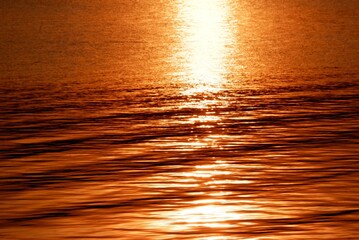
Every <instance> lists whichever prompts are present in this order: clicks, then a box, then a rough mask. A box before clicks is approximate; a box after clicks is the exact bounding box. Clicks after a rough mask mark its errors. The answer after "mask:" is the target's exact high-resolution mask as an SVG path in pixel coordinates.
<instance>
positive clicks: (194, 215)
mask: <svg viewBox="0 0 359 240" xmlns="http://www.w3.org/2000/svg"><path fill="white" fill-rule="evenodd" d="M229 10H230V9H229V3H228V1H227V0H205V1H204V0H202V1H201V0H181V1H180V3H179V13H180V14H179V17H180V19H181V23H182V26H180V31H181V33H182V40H183V46H182V48H181V50H180V55H181V58H182V59H183V62H184V66H182V67H184V70H183V73H182V76H183V81H184V82H183V85H184V86H185V91H184V94H185V95H188V96H190V98H189V99H192V100H190V101H188V102H186V103H182V104H183V107H185V108H187V107H189V108H199V109H201V110H202V113H201V114H199V115H193V116H192V117H190V118H189V119H187V120H188V122H189V123H194V124H196V126H197V127H203V128H207V129H208V130H207V133H208V135H207V136H206V137H203V136H202V137H200V138H193V139H188V142H186V143H184V142H181V143H178V142H177V143H176V144H177V145H178V144H179V145H181V144H182V145H185V146H186V148H188V147H190V148H191V149H193V150H196V149H199V148H203V149H206V148H220V147H221V146H219V145H218V144H217V141H219V140H221V139H223V138H225V137H226V136H223V135H219V134H218V133H214V132H212V129H211V128H213V126H214V124H216V123H220V122H221V118H222V116H220V115H218V114H217V113H215V111H213V108H215V107H218V106H223V105H226V104H228V103H227V100H225V99H223V98H221V97H220V96H218V94H216V93H218V92H219V91H220V90H221V87H222V85H223V84H224V83H225V82H226V74H227V69H226V68H227V65H228V61H229V60H228V59H229V54H230V53H229V47H228V46H229V45H230V44H231V41H232V40H231V37H232V35H233V33H231V29H230V24H229ZM208 96H210V97H209V98H210V99H208V98H207V97H208ZM236 170H238V169H233V166H230V165H229V164H227V163H226V162H224V161H221V160H218V159H214V158H213V159H210V160H208V161H207V162H204V163H203V164H201V165H197V166H193V168H192V170H190V171H188V172H183V173H176V174H173V175H172V176H171V177H170V178H172V179H176V180H175V181H176V182H177V183H178V185H179V186H180V185H181V184H182V185H184V186H187V187H188V186H191V188H192V194H194V195H196V196H198V199H199V200H192V201H188V202H186V203H184V205H183V206H182V207H181V208H178V209H176V210H174V211H171V212H166V213H165V214H164V216H163V219H166V220H165V221H164V222H162V223H161V225H162V226H163V227H165V228H167V229H171V231H191V230H195V229H199V228H205V229H208V228H209V229H223V228H230V227H231V226H232V224H233V222H236V223H238V221H240V220H241V219H242V218H243V217H244V216H245V214H243V213H241V214H240V213H239V212H243V210H244V206H243V205H242V206H238V202H237V203H233V202H231V201H229V200H226V196H228V195H230V194H232V193H231V192H229V191H222V190H221V186H222V185H223V184H233V183H234V182H235V184H240V183H239V182H238V181H234V180H233V179H232V180H229V179H230V176H231V175H232V174H233V171H236ZM172 181H173V180H172ZM231 181H232V182H233V183H231ZM203 186H204V187H205V188H206V189H210V191H204V192H203ZM196 188H197V189H198V191H195V190H196ZM201 189H202V190H201ZM247 207H248V205H247ZM232 227H233V226H232ZM204 234H205V232H204ZM201 239H208V240H209V239H229V238H227V237H226V236H223V235H221V234H219V235H217V234H213V232H212V234H210V235H208V237H205V238H201Z"/></svg>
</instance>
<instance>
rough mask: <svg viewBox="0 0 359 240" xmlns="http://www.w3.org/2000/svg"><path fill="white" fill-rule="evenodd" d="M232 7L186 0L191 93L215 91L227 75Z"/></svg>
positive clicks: (183, 16) (184, 14)
mask: <svg viewBox="0 0 359 240" xmlns="http://www.w3.org/2000/svg"><path fill="white" fill-rule="evenodd" d="M227 7H228V4H227V3H226V2H225V1H223V0H207V1H200V0H183V2H182V6H181V19H182V20H183V21H184V24H183V34H184V36H183V39H184V51H183V53H184V56H183V58H184V59H185V61H186V64H187V65H186V69H187V70H186V71H187V73H186V75H187V76H188V78H189V83H190V84H192V85H193V87H192V88H191V89H190V90H188V91H189V92H206V91H215V90H216V89H217V90H218V89H219V88H220V85H221V84H222V83H223V81H224V75H225V73H226V63H225V61H226V56H227V55H228V50H227V47H226V46H227V44H228V42H229V39H230V38H229V36H230V34H229V29H228V22H227V12H228V9H227Z"/></svg>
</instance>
